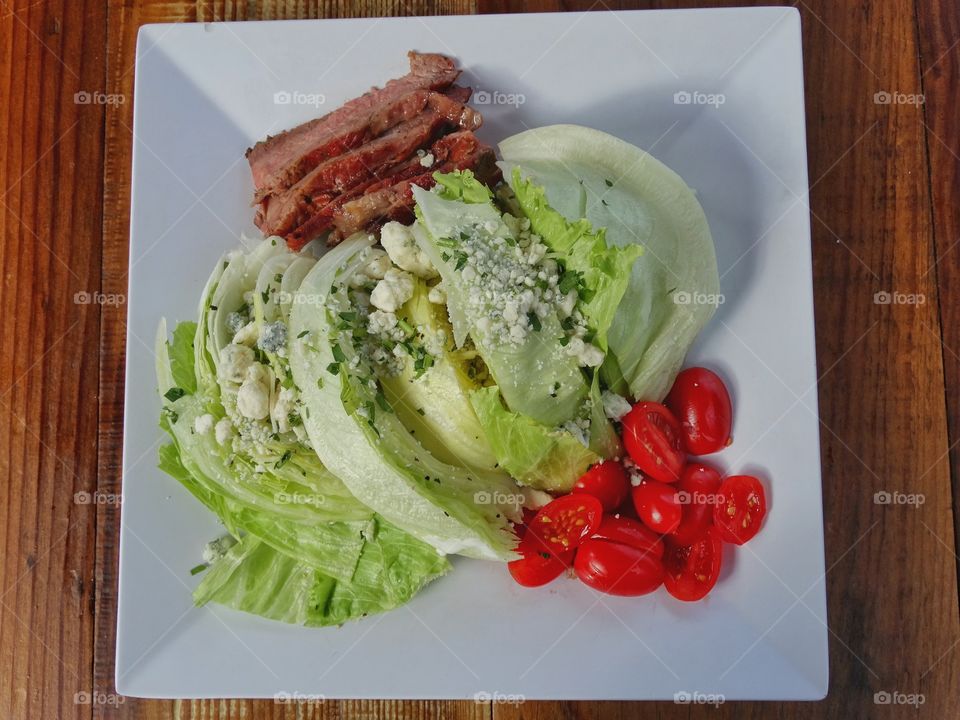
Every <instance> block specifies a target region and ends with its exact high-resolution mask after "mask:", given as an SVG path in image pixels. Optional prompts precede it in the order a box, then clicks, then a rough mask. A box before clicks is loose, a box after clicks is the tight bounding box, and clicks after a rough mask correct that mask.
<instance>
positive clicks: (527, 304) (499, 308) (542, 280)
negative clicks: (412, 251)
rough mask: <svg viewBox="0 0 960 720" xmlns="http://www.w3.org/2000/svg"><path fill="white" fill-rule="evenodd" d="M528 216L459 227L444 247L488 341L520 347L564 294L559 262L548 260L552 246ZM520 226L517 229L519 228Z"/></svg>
mask: <svg viewBox="0 0 960 720" xmlns="http://www.w3.org/2000/svg"><path fill="white" fill-rule="evenodd" d="M529 228H530V223H529V221H528V220H517V219H516V218H513V217H512V216H511V215H504V216H503V218H502V220H501V221H500V222H494V221H493V220H488V221H486V222H483V223H475V224H473V225H471V226H467V227H464V228H460V229H459V230H458V232H457V233H456V235H458V236H459V240H457V239H456V238H454V239H453V240H452V241H450V243H449V244H447V245H445V246H444V247H445V248H449V249H445V250H444V251H443V256H444V260H445V261H447V262H449V263H451V264H453V265H454V268H455V269H456V270H458V271H459V272H460V280H461V281H462V282H463V284H464V285H465V293H464V295H465V300H466V308H465V309H466V314H467V315H468V316H469V317H471V318H476V320H475V321H474V322H475V327H476V329H477V332H478V334H479V336H480V338H479V339H480V340H481V341H483V342H490V343H493V344H497V345H511V346H517V345H520V344H521V343H523V342H524V341H525V340H526V339H527V337H528V335H529V334H530V333H531V332H539V330H540V328H541V325H542V321H543V319H544V318H547V317H548V316H549V315H550V314H551V313H552V312H554V309H555V307H554V304H555V303H556V302H557V301H558V300H560V299H562V298H563V296H561V294H560V293H559V292H558V291H557V284H558V282H559V274H558V267H557V264H556V263H555V262H553V261H545V258H546V254H547V247H546V245H544V244H543V243H542V242H541V240H540V238H539V237H538V236H537V235H533V234H531V233H530V232H529ZM514 229H516V231H517V232H516V233H515V232H514Z"/></svg>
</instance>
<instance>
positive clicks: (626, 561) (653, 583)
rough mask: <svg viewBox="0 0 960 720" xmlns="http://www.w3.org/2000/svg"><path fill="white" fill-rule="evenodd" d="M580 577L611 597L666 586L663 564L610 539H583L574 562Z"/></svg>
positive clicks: (650, 590)
mask: <svg viewBox="0 0 960 720" xmlns="http://www.w3.org/2000/svg"><path fill="white" fill-rule="evenodd" d="M573 569H574V570H575V571H576V573H577V577H579V578H580V580H582V581H583V582H584V584H586V585H589V586H590V587H592V588H593V589H594V590H599V591H600V592H604V593H609V594H610V595H646V594H647V593H650V592H653V591H654V590H656V589H657V588H658V587H660V585H661V584H662V583H663V563H661V562H660V558H658V557H656V556H654V555H653V554H652V553H649V552H647V551H645V550H638V549H637V548H635V547H631V546H630V545H624V544H623V543H619V542H610V541H609V540H600V539H597V538H590V539H589V540H584V541H583V544H582V545H581V546H580V549H579V550H577V556H576V558H574V561H573Z"/></svg>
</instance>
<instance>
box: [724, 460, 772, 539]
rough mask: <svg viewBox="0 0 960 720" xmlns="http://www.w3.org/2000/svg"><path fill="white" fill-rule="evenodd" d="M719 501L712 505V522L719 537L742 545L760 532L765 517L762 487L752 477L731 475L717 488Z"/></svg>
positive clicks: (764, 497) (765, 510)
mask: <svg viewBox="0 0 960 720" xmlns="http://www.w3.org/2000/svg"><path fill="white" fill-rule="evenodd" d="M718 495H719V496H720V497H719V498H718V500H719V502H718V503H717V504H716V505H714V506H713V522H714V524H715V525H716V526H717V529H718V530H719V531H720V537H721V538H723V539H724V540H726V541H727V542H729V543H733V544H734V545H743V544H744V543H745V542H746V541H747V540H749V539H750V538H752V537H753V536H754V535H756V534H757V532H758V531H759V530H760V524H761V523H762V522H763V516H764V515H766V514H767V499H766V496H765V495H764V493H763V485H761V484H760V481H759V480H757V479H756V478H755V477H753V476H752V475H731V476H730V477H728V478H727V479H726V480H724V481H723V484H722V485H721V486H720V490H719V492H718Z"/></svg>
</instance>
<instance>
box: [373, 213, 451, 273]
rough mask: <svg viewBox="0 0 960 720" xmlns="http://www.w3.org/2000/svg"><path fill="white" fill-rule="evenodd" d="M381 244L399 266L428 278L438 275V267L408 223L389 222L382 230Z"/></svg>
mask: <svg viewBox="0 0 960 720" xmlns="http://www.w3.org/2000/svg"><path fill="white" fill-rule="evenodd" d="M380 244H381V245H383V249H384V250H386V251H387V255H388V256H389V257H390V259H391V260H392V261H393V264H394V265H396V266H397V267H399V268H401V269H403V270H406V271H407V272H411V273H413V274H414V275H416V276H418V277H422V278H424V279H427V280H429V279H431V278H435V277H436V276H437V269H436V268H435V267H434V266H433V263H431V262H430V258H428V257H427V256H426V255H425V254H424V253H423V251H422V250H421V249H420V246H419V245H417V241H416V239H415V238H414V237H413V232H411V230H410V228H409V227H407V226H406V225H402V224H400V223H398V222H388V223H387V224H386V225H384V226H383V229H382V230H381V231H380Z"/></svg>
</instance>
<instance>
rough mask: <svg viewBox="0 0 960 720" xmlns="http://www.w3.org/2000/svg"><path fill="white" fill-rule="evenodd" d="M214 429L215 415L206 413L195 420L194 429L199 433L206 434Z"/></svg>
mask: <svg viewBox="0 0 960 720" xmlns="http://www.w3.org/2000/svg"><path fill="white" fill-rule="evenodd" d="M212 429H213V415H211V414H210V413H204V414H203V415H199V416H197V418H196V419H195V420H194V421H193V431H194V432H195V433H196V434H197V435H206V434H207V433H208V432H210V431H211V430H212Z"/></svg>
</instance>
